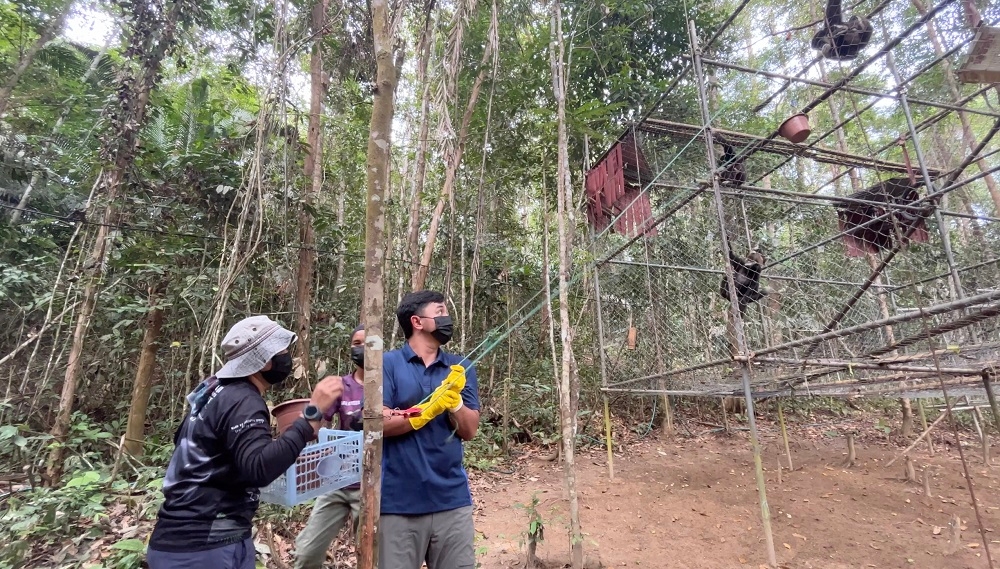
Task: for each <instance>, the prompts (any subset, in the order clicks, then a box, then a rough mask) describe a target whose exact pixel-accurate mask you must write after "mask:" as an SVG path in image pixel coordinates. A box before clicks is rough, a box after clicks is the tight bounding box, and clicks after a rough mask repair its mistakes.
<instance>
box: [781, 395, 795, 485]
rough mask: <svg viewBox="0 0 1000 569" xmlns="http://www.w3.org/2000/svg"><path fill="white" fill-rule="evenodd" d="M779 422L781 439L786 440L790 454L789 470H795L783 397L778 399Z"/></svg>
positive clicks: (786, 450)
mask: <svg viewBox="0 0 1000 569" xmlns="http://www.w3.org/2000/svg"><path fill="white" fill-rule="evenodd" d="M778 424H780V425H781V440H782V441H784V442H785V454H786V455H788V471H789V472H791V471H793V470H795V468H793V467H792V451H791V449H790V448H789V447H788V431H787V430H786V429H785V414H784V412H782V410H781V399H778Z"/></svg>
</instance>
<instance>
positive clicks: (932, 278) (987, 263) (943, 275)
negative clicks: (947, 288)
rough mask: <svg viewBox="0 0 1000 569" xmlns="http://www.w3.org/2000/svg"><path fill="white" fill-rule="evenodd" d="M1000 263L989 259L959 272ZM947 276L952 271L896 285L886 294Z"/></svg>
mask: <svg viewBox="0 0 1000 569" xmlns="http://www.w3.org/2000/svg"><path fill="white" fill-rule="evenodd" d="M998 262H1000V257H994V258H992V259H989V260H987V261H983V262H981V263H976V264H975V265H969V266H967V267H961V268H959V269H958V272H960V273H964V272H966V271H971V270H973V269H978V268H980V267H985V266H986V265H992V264H995V263H998ZM947 276H951V271H950V270H949V271H948V272H947V273H940V274H937V275H934V276H933V277H927V278H925V279H920V280H918V281H911V282H908V283H906V284H901V285H894V286H893V287H892V288H891V289H889V290H888V291H886V292H897V291H900V290H903V289H906V288H910V287H912V286H916V285H919V284H924V283H929V282H931V281H936V280H938V279H940V278H944V277H947Z"/></svg>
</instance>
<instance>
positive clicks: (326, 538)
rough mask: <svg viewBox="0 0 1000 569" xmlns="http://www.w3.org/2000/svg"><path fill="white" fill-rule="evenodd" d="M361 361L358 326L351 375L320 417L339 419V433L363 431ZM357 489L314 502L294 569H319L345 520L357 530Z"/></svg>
mask: <svg viewBox="0 0 1000 569" xmlns="http://www.w3.org/2000/svg"><path fill="white" fill-rule="evenodd" d="M364 358H365V329H364V326H358V327H357V328H355V329H354V332H352V333H351V361H352V362H354V365H355V369H354V372H353V373H349V374H347V375H345V376H344V377H343V378H342V380H343V382H344V392H343V395H341V396H340V397H339V398H337V400H336V401H334V403H333V405H332V406H330V408H329V409H327V411H326V413H325V414H324V415H323V419H324V420H325V421H327V422H330V423H332V421H333V417H334V416H338V417H339V426H338V427H337V428H338V429H340V430H344V431H360V430H362V428H363V425H362V418H361V410H362V407H363V406H364V394H363V384H364V373H365V359H364ZM360 488H361V487H360V484H354V485H352V486H348V487H347V488H343V489H341V490H336V491H334V492H329V493H327V494H324V495H322V496H320V497H319V498H317V499H316V504H315V505H313V509H312V514H310V516H309V522H308V523H306V527H305V528H303V529H302V533H300V534H299V537H298V538H297V539H296V540H295V569H321V567H323V561H325V560H326V551H327V549H329V548H330V543H332V542H333V540H334V538H336V537H337V534H338V533H340V529H341V528H342V527H344V524H345V523H346V522H347V518H348V516H350V517H351V518H352V519H353V521H354V529H355V530H357V523H358V510H359V508H360V504H361V489H360Z"/></svg>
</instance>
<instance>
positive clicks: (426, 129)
mask: <svg viewBox="0 0 1000 569" xmlns="http://www.w3.org/2000/svg"><path fill="white" fill-rule="evenodd" d="M433 7H434V0H430V2H428V5H427V9H426V14H425V16H424V27H423V31H422V32H421V33H420V49H419V53H420V56H419V59H418V60H417V84H418V85H420V86H421V94H420V129H419V131H418V132H419V134H418V135H417V157H416V158H417V165H416V168H414V171H413V190H412V191H411V192H410V222H409V225H408V227H407V230H406V252H407V256H406V259H407V260H408V261H409V262H410V263H412V262H413V261H415V260H416V259H417V254H418V247H417V244H418V243H419V241H420V204H421V201H422V197H423V193H424V178H425V176H426V174H427V148H428V146H429V144H430V136H429V133H430V101H431V81H430V79H428V78H427V64H428V62H429V61H430V57H431V43H433V37H434V36H433V35H432V34H433V31H434V29H433V27H432V26H431V12H432V11H433ZM419 268H420V266H419V265H411V270H410V286H411V287H412V288H413V290H416V284H417V274H418V273H419ZM393 334H395V331H394V332H393Z"/></svg>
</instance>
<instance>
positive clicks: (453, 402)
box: [409, 390, 462, 431]
mask: <svg viewBox="0 0 1000 569" xmlns="http://www.w3.org/2000/svg"><path fill="white" fill-rule="evenodd" d="M461 408H462V396H460V395H459V394H458V393H455V392H454V391H450V390H445V391H443V392H442V393H441V394H440V395H438V396H437V397H432V398H431V400H430V401H428V402H427V404H426V405H424V406H423V407H422V408H421V411H420V414H419V415H417V416H416V417H410V419H409V421H410V425H411V426H412V427H413V430H414V431H416V430H417V429H419V428H421V427H423V426H424V425H426V424H427V423H430V422H431V421H432V420H433V419H434V418H435V417H437V416H438V415H440V414H441V413H444V412H445V411H457V410H459V409H461Z"/></svg>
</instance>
